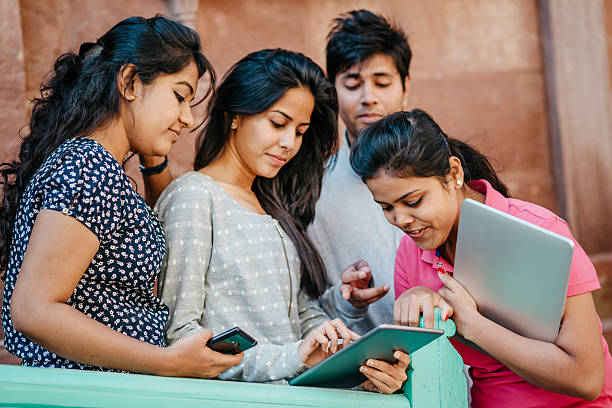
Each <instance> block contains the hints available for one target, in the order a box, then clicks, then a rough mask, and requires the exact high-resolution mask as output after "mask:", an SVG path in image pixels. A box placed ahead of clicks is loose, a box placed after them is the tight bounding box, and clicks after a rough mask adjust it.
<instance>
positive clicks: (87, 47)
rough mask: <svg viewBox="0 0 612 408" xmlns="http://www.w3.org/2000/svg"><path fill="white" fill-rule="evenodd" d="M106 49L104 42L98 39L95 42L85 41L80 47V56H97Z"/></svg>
mask: <svg viewBox="0 0 612 408" xmlns="http://www.w3.org/2000/svg"><path fill="white" fill-rule="evenodd" d="M103 49H104V44H102V41H100V40H98V41H96V42H95V43H92V42H84V43H81V47H80V48H79V58H80V59H81V60H84V59H86V58H90V57H97V56H98V55H100V54H101V53H102V50H103Z"/></svg>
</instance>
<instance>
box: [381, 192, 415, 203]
mask: <svg viewBox="0 0 612 408" xmlns="http://www.w3.org/2000/svg"><path fill="white" fill-rule="evenodd" d="M417 191H419V190H418V189H416V190H412V191H409V192H407V193H406V194H404V195H403V196H401V197H400V198H398V199H397V200H395V201H393V202H394V203H397V202H398V201H402V200H403V199H404V198H406V197H408V196H409V195H411V194H414V193H416V192H417ZM374 201H376V202H377V203H378V204H387V203H385V202H384V201H378V200H374Z"/></svg>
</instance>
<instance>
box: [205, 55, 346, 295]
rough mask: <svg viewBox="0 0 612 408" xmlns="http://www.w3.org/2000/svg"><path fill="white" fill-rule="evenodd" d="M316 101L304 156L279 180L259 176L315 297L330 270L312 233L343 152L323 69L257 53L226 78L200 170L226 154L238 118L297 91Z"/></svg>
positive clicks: (257, 184) (267, 205)
mask: <svg viewBox="0 0 612 408" xmlns="http://www.w3.org/2000/svg"><path fill="white" fill-rule="evenodd" d="M298 87H304V88H306V89H308V90H309V91H310V92H311V93H312V95H313V97H314V109H313V111H312V115H311V118H310V126H309V127H308V130H307V131H306V133H305V134H304V136H303V138H302V146H301V147H300V150H299V151H298V153H297V154H296V155H295V157H293V159H291V160H290V161H289V162H288V163H287V164H286V165H284V166H283V167H282V168H281V170H280V171H279V173H278V174H277V175H276V176H275V177H273V178H265V177H256V178H255V181H254V183H253V187H252V188H253V192H254V193H255V195H256V196H257V199H258V200H259V203H260V204H261V206H262V207H263V209H264V210H265V211H266V212H267V213H268V214H270V215H271V216H272V217H274V218H275V219H277V220H278V221H279V223H280V224H281V226H282V227H283V229H284V230H285V232H286V233H287V235H288V236H289V238H290V239H291V240H292V242H293V244H294V245H295V247H296V249H297V252H298V254H299V256H300V261H301V265H302V271H301V275H302V279H301V281H302V287H303V288H304V289H305V290H306V291H307V293H308V294H309V295H310V296H312V297H318V296H320V295H321V293H323V291H324V289H325V285H326V281H327V279H326V271H325V266H324V264H323V261H322V260H321V257H320V256H319V253H318V252H317V250H316V248H315V247H314V245H313V244H312V242H311V241H310V239H309V238H308V236H307V235H306V228H307V227H308V225H309V224H310V223H312V221H313V219H314V214H315V204H316V201H317V200H318V198H319V195H320V193H321V182H322V179H323V173H324V171H325V165H326V162H327V161H328V159H329V158H330V157H331V156H332V154H333V153H334V152H336V150H337V145H338V137H337V128H338V119H337V115H338V102H337V98H336V91H335V89H334V87H333V86H332V85H331V84H330V83H329V82H328V81H327V80H326V79H325V75H324V74H323V70H322V69H321V68H320V67H319V66H318V65H317V64H315V63H314V62H313V61H312V60H311V59H310V58H308V57H306V56H304V55H303V54H300V53H296V52H291V51H287V50H282V49H269V50H261V51H256V52H253V53H251V54H249V55H247V56H246V57H244V58H243V59H241V60H240V61H238V62H237V63H236V64H235V65H234V66H233V67H232V68H231V69H230V70H229V71H228V73H227V74H226V75H225V77H224V78H223V80H222V82H221V84H220V85H219V88H218V89H217V91H216V94H215V95H214V96H213V98H212V99H211V101H210V103H209V109H208V123H207V124H206V127H205V128H204V130H203V131H202V133H201V134H200V136H199V138H198V141H197V144H196V157H195V162H194V169H195V170H199V169H201V168H203V167H205V166H206V165H208V164H209V163H211V162H212V161H213V160H214V159H215V158H216V157H217V156H218V155H219V154H220V153H221V152H222V150H223V148H224V146H225V145H226V143H227V141H228V139H229V135H230V126H231V121H232V118H234V117H236V116H243V117H244V116H253V115H257V114H260V113H262V112H265V111H266V110H268V109H270V108H271V107H272V106H273V105H274V104H275V103H276V102H278V101H279V100H280V99H281V98H282V97H283V96H284V95H285V93H286V92H287V91H288V90H289V89H292V88H298Z"/></svg>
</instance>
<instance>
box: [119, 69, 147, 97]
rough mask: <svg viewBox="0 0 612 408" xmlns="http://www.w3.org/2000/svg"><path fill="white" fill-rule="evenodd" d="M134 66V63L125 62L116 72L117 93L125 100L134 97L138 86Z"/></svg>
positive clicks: (138, 82) (138, 81)
mask: <svg viewBox="0 0 612 408" xmlns="http://www.w3.org/2000/svg"><path fill="white" fill-rule="evenodd" d="M135 72H136V66H135V65H134V64H127V65H124V66H123V67H121V69H120V70H119V73H118V74H117V87H118V88H119V93H120V94H121V96H122V97H123V99H125V100H126V101H133V100H134V99H136V95H137V91H138V89H137V88H139V87H140V85H141V84H140V80H139V79H138V74H135Z"/></svg>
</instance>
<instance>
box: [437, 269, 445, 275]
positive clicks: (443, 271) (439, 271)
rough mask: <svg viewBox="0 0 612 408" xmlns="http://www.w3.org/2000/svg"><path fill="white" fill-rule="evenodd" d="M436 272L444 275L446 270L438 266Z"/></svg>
mask: <svg viewBox="0 0 612 408" xmlns="http://www.w3.org/2000/svg"><path fill="white" fill-rule="evenodd" d="M438 273H439V274H441V275H444V274H445V273H446V271H445V270H444V269H442V268H438Z"/></svg>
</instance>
